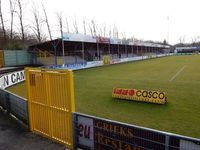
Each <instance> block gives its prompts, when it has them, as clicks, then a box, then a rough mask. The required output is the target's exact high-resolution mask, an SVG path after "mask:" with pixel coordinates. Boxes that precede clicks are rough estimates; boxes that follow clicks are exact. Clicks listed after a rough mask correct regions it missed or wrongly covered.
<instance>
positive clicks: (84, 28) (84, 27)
mask: <svg viewBox="0 0 200 150" xmlns="http://www.w3.org/2000/svg"><path fill="white" fill-rule="evenodd" d="M83 30H84V35H86V26H85V18H83Z"/></svg>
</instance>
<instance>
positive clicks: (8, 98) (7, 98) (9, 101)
mask: <svg viewBox="0 0 200 150" xmlns="http://www.w3.org/2000/svg"><path fill="white" fill-rule="evenodd" d="M0 106H1V107H3V109H5V110H6V111H7V113H10V114H12V115H14V116H15V117H16V118H18V119H19V120H21V121H23V122H24V123H25V124H28V109H27V100H26V99H24V98H22V97H20V96H17V95H15V94H13V93H10V92H8V91H6V90H3V89H0Z"/></svg>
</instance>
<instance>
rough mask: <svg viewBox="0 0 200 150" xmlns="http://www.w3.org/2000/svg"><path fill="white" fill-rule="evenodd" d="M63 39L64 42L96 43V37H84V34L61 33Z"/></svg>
mask: <svg viewBox="0 0 200 150" xmlns="http://www.w3.org/2000/svg"><path fill="white" fill-rule="evenodd" d="M63 39H64V40H65V41H77V42H90V43H96V37H93V36H89V35H84V34H74V33H66V32H64V33H63Z"/></svg>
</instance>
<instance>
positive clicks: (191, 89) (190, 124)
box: [8, 55, 200, 138]
mask: <svg viewBox="0 0 200 150" xmlns="http://www.w3.org/2000/svg"><path fill="white" fill-rule="evenodd" d="M74 82H75V103H76V111H77V112H81V113H85V114H90V115H95V116H99V117H103V118H108V119H112V120H117V121H122V122H126V123H130V124H134V125H139V126H144V127H148V128H153V129H158V130H162V131H167V132H173V133H177V134H181V135H186V136H192V137H197V138H200V55H187V56H170V57H163V58H158V59H150V60H144V61H137V62H129V63H124V64H117V65H110V66H103V67H98V68H92V69H85V70H79V71H74ZM114 87H121V88H135V89H145V90H158V91H164V92H165V93H166V96H167V104H165V105H158V104H151V103H144V102H137V101H123V100H115V99H112V97H111V94H112V89H113V88H114ZM8 90H9V91H11V92H13V93H16V94H18V95H20V96H22V97H26V89H25V84H24V83H20V84H18V85H16V86H13V87H11V88H8Z"/></svg>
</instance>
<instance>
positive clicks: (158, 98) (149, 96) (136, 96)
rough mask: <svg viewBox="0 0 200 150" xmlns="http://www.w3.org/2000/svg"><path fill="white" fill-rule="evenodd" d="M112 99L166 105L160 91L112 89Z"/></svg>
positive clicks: (164, 97) (163, 94)
mask: <svg viewBox="0 0 200 150" xmlns="http://www.w3.org/2000/svg"><path fill="white" fill-rule="evenodd" d="M112 97H113V98H118V99H126V100H134V101H143V102H150V103H157V104H165V103H166V95H165V93H164V92H160V91H147V90H137V89H126V88H114V89H113V91H112Z"/></svg>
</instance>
